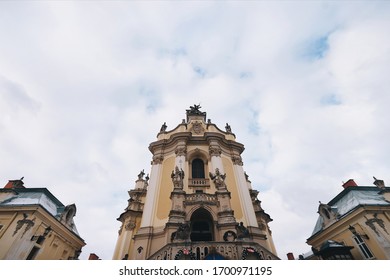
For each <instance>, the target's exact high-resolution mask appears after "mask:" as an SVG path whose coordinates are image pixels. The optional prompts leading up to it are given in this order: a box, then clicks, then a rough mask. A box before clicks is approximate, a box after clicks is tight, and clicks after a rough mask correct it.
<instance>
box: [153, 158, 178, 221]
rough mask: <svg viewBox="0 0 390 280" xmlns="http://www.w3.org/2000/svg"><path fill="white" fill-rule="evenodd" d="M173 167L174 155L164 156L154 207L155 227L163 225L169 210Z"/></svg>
mask: <svg viewBox="0 0 390 280" xmlns="http://www.w3.org/2000/svg"><path fill="white" fill-rule="evenodd" d="M174 168H175V155H174V154H173V155H172V156H170V157H168V158H166V159H165V160H164V162H163V168H162V174H161V180H160V182H161V185H160V186H158V187H159V194H158V201H157V207H156V208H155V209H156V215H155V217H156V219H155V221H154V226H155V227H161V226H164V225H165V223H166V222H167V219H168V215H169V211H170V210H171V205H172V202H171V199H170V198H169V197H170V193H171V192H172V190H173V184H172V179H171V174H172V170H174Z"/></svg>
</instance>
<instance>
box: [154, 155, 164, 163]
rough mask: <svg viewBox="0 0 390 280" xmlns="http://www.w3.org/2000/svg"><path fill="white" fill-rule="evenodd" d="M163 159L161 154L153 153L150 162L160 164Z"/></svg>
mask: <svg viewBox="0 0 390 280" xmlns="http://www.w3.org/2000/svg"><path fill="white" fill-rule="evenodd" d="M163 160H164V156H163V155H154V156H153V159H152V164H162V162H163Z"/></svg>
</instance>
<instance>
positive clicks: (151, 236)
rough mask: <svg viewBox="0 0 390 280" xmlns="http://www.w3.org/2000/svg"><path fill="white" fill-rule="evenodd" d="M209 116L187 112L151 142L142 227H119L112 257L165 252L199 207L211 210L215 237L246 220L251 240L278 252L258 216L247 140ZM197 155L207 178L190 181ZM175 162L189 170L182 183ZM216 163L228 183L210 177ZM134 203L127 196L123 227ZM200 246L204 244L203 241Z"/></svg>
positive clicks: (220, 238) (142, 256)
mask: <svg viewBox="0 0 390 280" xmlns="http://www.w3.org/2000/svg"><path fill="white" fill-rule="evenodd" d="M187 114H188V111H187ZM205 120H206V119H205V115H203V113H201V114H200V115H199V114H195V115H187V122H183V123H181V124H179V125H178V126H177V127H176V128H174V129H173V130H171V131H166V130H165V128H166V127H165V128H164V127H162V129H161V131H160V133H159V134H158V135H157V141H155V142H152V143H151V144H150V145H149V150H150V151H151V153H152V166H151V172H150V178H145V179H143V178H142V180H145V181H148V180H149V181H148V188H147V194H146V196H145V199H144V200H143V203H144V205H143V209H142V211H139V212H137V213H138V214H137V215H139V216H137V219H138V218H139V219H140V220H141V221H140V225H139V227H138V224H137V227H135V228H134V229H133V230H132V231H131V233H124V232H123V230H122V231H121V230H120V232H119V236H118V241H117V245H116V248H115V252H114V257H113V258H114V259H120V258H122V257H123V256H124V255H127V256H128V258H129V259H148V258H149V257H152V256H154V255H156V254H157V255H159V257H161V254H163V253H162V252H161V251H160V250H161V249H162V248H163V247H164V246H167V245H168V244H172V242H173V240H174V238H175V237H174V236H175V235H174V234H176V233H177V231H178V230H179V226H180V225H181V224H185V223H188V222H189V221H190V220H191V219H192V215H193V214H194V213H195V212H196V211H197V210H199V209H205V210H207V212H208V213H209V214H210V215H211V217H212V224H211V229H212V235H213V238H214V239H213V242H225V241H226V240H224V238H225V237H224V234H226V233H227V232H230V233H232V232H233V233H234V232H235V231H236V226H237V225H238V224H239V223H242V224H244V225H245V226H247V227H248V230H249V231H248V232H249V233H248V234H249V235H250V238H251V240H252V241H253V242H257V243H255V244H261V246H264V250H265V251H267V250H269V254H272V253H276V252H275V247H274V245H273V242H272V238H268V237H270V235H271V232H270V231H267V230H266V229H260V228H259V223H258V222H257V217H256V214H255V211H254V207H253V205H252V199H251V195H250V190H249V188H250V184H249V183H248V181H247V179H246V176H245V173H244V169H243V164H242V161H241V153H242V152H243V150H244V148H243V145H242V144H240V143H238V142H236V141H235V136H234V134H232V133H231V131H226V132H225V131H222V130H220V129H219V128H217V126H216V125H214V124H212V123H211V122H210V121H208V122H207V123H206V121H205ZM195 158H200V159H202V161H203V163H204V167H205V170H204V173H205V178H204V181H205V182H206V183H205V184H203V185H197V183H191V186H190V185H189V180H191V179H192V175H191V173H192V169H191V164H192V160H193V159H195ZM176 167H178V168H179V170H183V171H184V174H185V175H184V179H181V184H180V187H177V186H176V187H175V186H174V181H173V180H174V179H173V177H172V176H173V172H174V171H175V168H176ZM217 168H218V169H219V171H220V174H222V175H223V176H222V177H223V181H224V186H225V187H221V186H219V187H218V188H217V187H216V185H215V184H216V183H214V182H213V180H212V178H210V175H209V174H210V173H212V174H214V175H216V174H217V170H216V169H217ZM214 175H213V176H214ZM224 175H226V177H225V176H224ZM222 177H219V178H222ZM139 178H141V177H139ZM199 191H201V192H199ZM132 204H134V200H129V207H128V209H127V210H126V211H125V212H124V213H123V214H122V215H121V216H120V218H118V220H119V221H120V222H121V223H122V226H121V228H123V227H124V225H125V223H126V222H127V219H126V218H125V217H127V216H128V219H133V220H134V217H135V215H136V213H135V212H131V211H130V210H129V209H130V208H131V207H132V206H131V205H132ZM259 207H260V208H261V206H259ZM137 221H139V220H137ZM269 221H272V219H268V220H264V221H263V223H265V224H266V227H268V225H267V224H268V222H269ZM248 237H249V236H248ZM130 238H131V239H132V240H131V241H130V240H129V239H130ZM202 246H203V247H202V248H205V247H204V246H205V244H204V245H202ZM210 248H211V247H210ZM223 248H225V247H224V246H222V247H221V250H223ZM243 248H244V247H243ZM175 250H176V249H172V250H171V251H169V250H168V251H166V252H173V251H175ZM243 250H244V249H243ZM262 250H263V249H262ZM167 254H168V255H169V253H167ZM157 255H156V256H157ZM165 257H167V256H165ZM274 257H276V256H274ZM170 258H172V256H170ZM276 258H277V257H276Z"/></svg>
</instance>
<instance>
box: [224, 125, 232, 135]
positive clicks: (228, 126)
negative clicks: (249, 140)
mask: <svg viewBox="0 0 390 280" xmlns="http://www.w3.org/2000/svg"><path fill="white" fill-rule="evenodd" d="M225 129H226V132H229V133H231V132H232V128H231V127H230V125H229V124H228V123H226V126H225Z"/></svg>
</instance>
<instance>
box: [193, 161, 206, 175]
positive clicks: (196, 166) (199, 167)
mask: <svg viewBox="0 0 390 280" xmlns="http://www.w3.org/2000/svg"><path fill="white" fill-rule="evenodd" d="M192 178H205V177H204V163H203V160H201V159H199V158H196V159H194V160H193V161H192Z"/></svg>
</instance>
